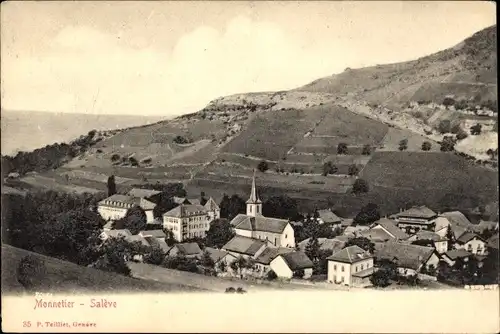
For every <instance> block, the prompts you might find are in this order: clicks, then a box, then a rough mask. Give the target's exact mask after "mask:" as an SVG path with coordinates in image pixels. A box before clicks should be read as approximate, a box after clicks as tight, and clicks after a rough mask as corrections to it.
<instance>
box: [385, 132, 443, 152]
mask: <svg viewBox="0 0 500 334" xmlns="http://www.w3.org/2000/svg"><path fill="white" fill-rule="evenodd" d="M404 139H406V140H407V141H408V144H407V146H408V148H407V149H406V151H409V152H421V151H422V143H424V142H429V143H431V149H430V152H440V145H439V144H438V143H436V142H435V141H432V140H430V139H429V138H427V137H424V136H421V135H419V134H416V133H413V132H410V131H406V130H401V129H397V128H389V131H388V132H387V134H386V136H385V138H384V140H383V141H382V144H381V145H380V146H379V147H378V148H377V151H380V152H383V151H399V143H400V142H401V140H404Z"/></svg>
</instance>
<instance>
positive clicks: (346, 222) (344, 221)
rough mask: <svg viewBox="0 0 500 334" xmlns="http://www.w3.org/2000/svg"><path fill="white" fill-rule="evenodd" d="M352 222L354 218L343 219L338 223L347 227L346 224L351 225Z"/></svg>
mask: <svg viewBox="0 0 500 334" xmlns="http://www.w3.org/2000/svg"><path fill="white" fill-rule="evenodd" d="M353 223H354V219H352V218H348V219H343V220H342V222H341V223H340V225H342V227H347V226H351V225H352V224H353Z"/></svg>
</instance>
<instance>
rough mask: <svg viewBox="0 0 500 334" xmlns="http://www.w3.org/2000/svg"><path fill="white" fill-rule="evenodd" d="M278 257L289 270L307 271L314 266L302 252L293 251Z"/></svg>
mask: <svg viewBox="0 0 500 334" xmlns="http://www.w3.org/2000/svg"><path fill="white" fill-rule="evenodd" d="M278 256H281V257H282V258H283V260H285V262H286V263H287V264H288V267H289V268H290V269H291V270H300V269H308V268H312V267H313V265H314V264H313V262H312V261H311V260H310V259H309V258H308V257H307V255H306V254H305V253H304V252H297V251H293V252H289V253H284V254H280V255H278Z"/></svg>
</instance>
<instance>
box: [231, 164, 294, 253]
mask: <svg viewBox="0 0 500 334" xmlns="http://www.w3.org/2000/svg"><path fill="white" fill-rule="evenodd" d="M231 226H232V227H233V229H234V232H235V233H236V234H237V235H241V236H244V237H248V238H254V239H261V240H268V241H269V242H270V243H271V244H272V245H274V246H275V247H288V248H293V247H295V234H294V230H293V227H292V225H291V224H290V221H288V220H287V219H278V218H270V217H264V216H263V215H262V201H261V200H260V199H259V197H258V196H257V191H256V188H255V174H254V177H253V180H252V190H251V193H250V198H249V199H248V201H247V213H246V215H245V214H239V215H237V216H236V217H234V218H233V220H231Z"/></svg>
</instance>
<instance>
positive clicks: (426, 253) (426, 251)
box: [375, 241, 439, 276]
mask: <svg viewBox="0 0 500 334" xmlns="http://www.w3.org/2000/svg"><path fill="white" fill-rule="evenodd" d="M375 258H376V259H377V261H380V260H388V261H393V262H394V263H396V265H397V267H398V271H399V273H400V274H401V275H405V276H410V275H415V274H417V273H418V272H420V271H421V270H422V268H423V267H425V268H426V269H431V268H432V267H433V268H434V269H437V267H438V263H439V256H438V254H437V252H436V250H435V249H434V248H433V247H426V246H419V245H412V244H408V243H399V242H394V241H389V242H386V243H384V244H375Z"/></svg>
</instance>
